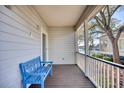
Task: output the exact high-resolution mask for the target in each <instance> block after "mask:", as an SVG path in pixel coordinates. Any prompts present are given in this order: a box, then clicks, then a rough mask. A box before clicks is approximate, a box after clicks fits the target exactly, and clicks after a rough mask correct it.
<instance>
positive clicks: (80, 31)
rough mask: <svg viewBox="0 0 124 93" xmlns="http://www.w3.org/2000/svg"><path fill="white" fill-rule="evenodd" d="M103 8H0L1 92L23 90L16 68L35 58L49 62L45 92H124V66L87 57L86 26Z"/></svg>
mask: <svg viewBox="0 0 124 93" xmlns="http://www.w3.org/2000/svg"><path fill="white" fill-rule="evenodd" d="M103 7H104V6H99V5H95V6H92V5H79V6H78V5H77V6H73V5H72V6H49V5H48V6H40V5H39V6H16V5H12V6H8V5H2V6H0V75H1V77H0V87H2V88H5V87H9V88H12V87H17V88H20V87H23V86H22V85H23V84H22V78H21V74H20V69H19V64H20V63H24V62H27V61H28V60H31V59H33V58H36V57H38V56H40V57H41V61H49V60H52V61H53V76H52V78H50V77H47V79H46V81H45V87H46V88H95V87H98V88H122V87H124V65H121V64H117V63H114V62H110V61H106V60H103V59H99V58H96V57H93V54H92V55H91V54H90V52H91V51H92V50H93V49H91V51H90V48H89V47H92V44H91V45H89V41H88V40H89V37H88V36H89V35H88V34H89V28H88V26H89V21H90V20H91V18H93V17H94V16H95V15H96V14H97V13H98V12H99V11H100V10H101V9H103ZM65 10H66V11H65ZM91 23H92V22H91ZM97 36H98V35H97ZM122 38H123V36H122ZM94 41H95V40H94ZM96 42H98V41H97V40H96ZM122 44H123V43H122ZM103 47H104V46H103ZM121 47H122V48H123V46H122V45H121ZM98 48H99V44H98V45H95V49H97V50H98ZM95 49H94V50H95ZM108 50H109V49H108ZM81 52H82V53H81ZM29 85H30V84H29ZM30 87H31V88H38V87H39V86H38V85H31V86H30Z"/></svg>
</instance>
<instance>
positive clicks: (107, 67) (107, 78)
mask: <svg viewBox="0 0 124 93" xmlns="http://www.w3.org/2000/svg"><path fill="white" fill-rule="evenodd" d="M107 88H109V64H107Z"/></svg>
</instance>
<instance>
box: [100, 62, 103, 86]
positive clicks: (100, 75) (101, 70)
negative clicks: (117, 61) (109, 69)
mask: <svg viewBox="0 0 124 93" xmlns="http://www.w3.org/2000/svg"><path fill="white" fill-rule="evenodd" d="M100 64H101V65H100V66H101V67H100V68H101V69H100V86H101V88H102V85H103V84H102V78H103V77H102V74H103V73H102V64H103V63H102V62H101V63H100Z"/></svg>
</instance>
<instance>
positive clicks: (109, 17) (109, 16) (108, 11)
mask: <svg viewBox="0 0 124 93" xmlns="http://www.w3.org/2000/svg"><path fill="white" fill-rule="evenodd" d="M106 7H107V13H108V24H107V26H110V21H111V15H110V10H109V6H108V5H107V6H106Z"/></svg>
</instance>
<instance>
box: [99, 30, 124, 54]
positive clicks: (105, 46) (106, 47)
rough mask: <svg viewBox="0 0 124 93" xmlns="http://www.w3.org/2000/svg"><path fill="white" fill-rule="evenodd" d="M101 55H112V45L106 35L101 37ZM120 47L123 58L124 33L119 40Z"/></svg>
mask: <svg viewBox="0 0 124 93" xmlns="http://www.w3.org/2000/svg"><path fill="white" fill-rule="evenodd" d="M99 39H100V46H99V48H100V51H99V52H100V53H104V54H112V45H111V42H110V40H109V38H108V37H107V36H106V35H103V36H101V37H100V38H99ZM118 47H119V52H120V55H121V56H124V32H122V33H121V36H120V38H119V40H118Z"/></svg>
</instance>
